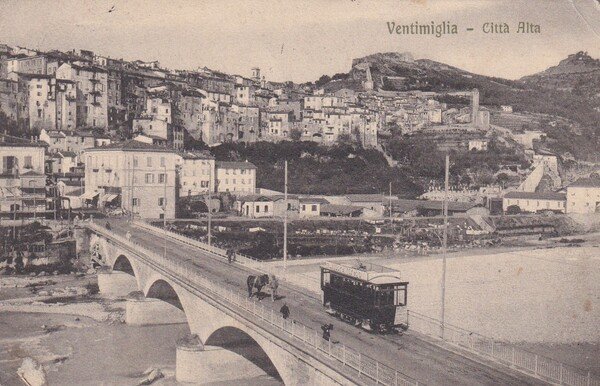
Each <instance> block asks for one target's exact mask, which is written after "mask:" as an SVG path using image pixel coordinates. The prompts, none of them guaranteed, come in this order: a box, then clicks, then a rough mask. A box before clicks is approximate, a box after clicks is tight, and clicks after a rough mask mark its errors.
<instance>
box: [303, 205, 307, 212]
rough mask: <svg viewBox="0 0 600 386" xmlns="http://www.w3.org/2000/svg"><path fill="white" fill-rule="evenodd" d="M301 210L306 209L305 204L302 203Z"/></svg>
mask: <svg viewBox="0 0 600 386" xmlns="http://www.w3.org/2000/svg"><path fill="white" fill-rule="evenodd" d="M302 211H303V212H305V211H306V205H304V204H302Z"/></svg>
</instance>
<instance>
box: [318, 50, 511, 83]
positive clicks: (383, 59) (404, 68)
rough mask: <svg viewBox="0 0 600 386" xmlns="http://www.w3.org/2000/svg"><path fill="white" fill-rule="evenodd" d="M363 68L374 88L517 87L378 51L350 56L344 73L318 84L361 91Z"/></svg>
mask: <svg viewBox="0 0 600 386" xmlns="http://www.w3.org/2000/svg"><path fill="white" fill-rule="evenodd" d="M367 68H369V70H370V72H371V77H372V80H373V83H374V89H383V90H392V91H403V90H422V91H438V92H443V91H454V90H469V89H471V88H474V87H478V88H480V89H485V88H488V84H489V85H490V86H491V87H493V88H498V87H501V88H507V89H510V88H518V87H519V86H520V85H519V84H518V83H516V82H513V81H510V80H505V79H500V78H493V77H487V76H483V75H477V74H473V73H470V72H468V71H464V70H461V69H459V68H456V67H452V66H449V65H447V64H444V63H439V62H436V61H433V60H429V59H417V60H414V59H413V58H412V55H411V54H410V53H406V52H405V53H398V52H386V53H378V54H373V55H368V56H365V57H362V58H358V59H354V60H353V61H352V68H351V69H350V72H349V73H348V74H336V75H334V76H333V78H331V80H330V81H329V82H327V83H325V84H323V85H322V86H323V87H324V88H325V90H326V91H337V90H339V89H341V88H350V89H353V90H357V91H358V90H362V89H363V82H364V81H366V80H367ZM344 75H345V76H344ZM480 91H481V90H480Z"/></svg>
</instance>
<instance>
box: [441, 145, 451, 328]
mask: <svg viewBox="0 0 600 386" xmlns="http://www.w3.org/2000/svg"><path fill="white" fill-rule="evenodd" d="M449 178H450V155H449V154H448V153H446V170H445V182H444V207H443V211H444V238H443V241H442V307H441V315H440V321H441V329H440V335H441V336H440V337H441V338H442V339H443V338H444V330H445V327H444V323H445V316H446V315H445V312H446V255H447V253H448V189H449V181H448V180H449Z"/></svg>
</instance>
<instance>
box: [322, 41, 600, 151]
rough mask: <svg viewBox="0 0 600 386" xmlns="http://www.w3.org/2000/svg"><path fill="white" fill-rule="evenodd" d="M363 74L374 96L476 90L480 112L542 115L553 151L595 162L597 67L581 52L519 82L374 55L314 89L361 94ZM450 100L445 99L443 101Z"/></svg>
mask: <svg viewBox="0 0 600 386" xmlns="http://www.w3.org/2000/svg"><path fill="white" fill-rule="evenodd" d="M367 69H368V71H370V73H371V79H372V82H373V89H375V90H378V89H382V90H390V91H405V90H422V91H435V92H439V93H444V92H451V91H468V90H471V89H473V88H478V89H479V92H480V103H481V104H482V105H484V106H486V105H487V106H488V107H492V108H493V107H499V106H500V105H510V106H512V107H513V110H514V111H515V112H519V113H527V112H528V113H535V114H541V116H538V118H539V120H540V121H541V126H542V129H543V130H544V131H546V134H547V135H548V138H549V139H550V140H551V141H550V142H551V143H550V144H548V146H549V147H551V148H552V149H553V150H555V151H557V152H559V153H566V152H569V153H571V154H573V155H575V157H576V158H580V159H595V158H594V157H595V154H596V152H597V148H598V146H599V145H600V142H599V141H598V140H599V139H600V126H598V122H600V61H599V60H597V59H593V58H591V57H590V56H589V55H587V53H585V52H578V53H576V54H573V55H569V57H567V58H566V59H564V60H562V61H561V62H560V63H559V64H558V65H557V66H554V67H551V68H549V69H547V70H546V71H543V72H540V73H538V74H534V75H531V76H527V77H524V78H522V79H519V80H508V79H502V78H496V77H490V76H484V75H478V74H474V73H471V72H468V71H465V70H462V69H460V68H456V67H453V66H450V65H447V64H444V63H440V62H436V61H433V60H429V59H417V60H415V59H413V57H412V55H410V54H409V53H398V52H387V53H378V54H373V55H368V56H365V57H362V58H357V59H354V60H353V61H352V68H351V69H350V71H349V72H348V73H340V74H335V75H333V76H331V77H329V76H327V75H323V76H322V77H321V78H320V79H319V80H318V81H316V82H315V83H314V86H316V87H318V88H321V87H322V88H324V89H325V91H327V92H335V91H337V90H340V89H342V88H349V89H352V90H355V91H359V90H364V86H363V85H364V82H365V81H366V80H367V73H368V71H367ZM442 99H444V98H442ZM453 100H455V98H447V97H446V101H449V102H452V101H453ZM464 103H468V102H467V101H466V100H465V101H464ZM560 118H565V119H560ZM565 120H566V121H565ZM565 122H566V123H565Z"/></svg>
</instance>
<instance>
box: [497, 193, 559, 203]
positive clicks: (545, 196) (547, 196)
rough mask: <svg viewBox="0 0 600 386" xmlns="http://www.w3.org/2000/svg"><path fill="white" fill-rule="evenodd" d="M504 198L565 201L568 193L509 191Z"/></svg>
mask: <svg viewBox="0 0 600 386" xmlns="http://www.w3.org/2000/svg"><path fill="white" fill-rule="evenodd" d="M504 198H524V199H530V200H558V201H564V200H566V199H567V195H566V194H564V193H555V192H519V191H515V192H508V193H506V194H505V195H504Z"/></svg>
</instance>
